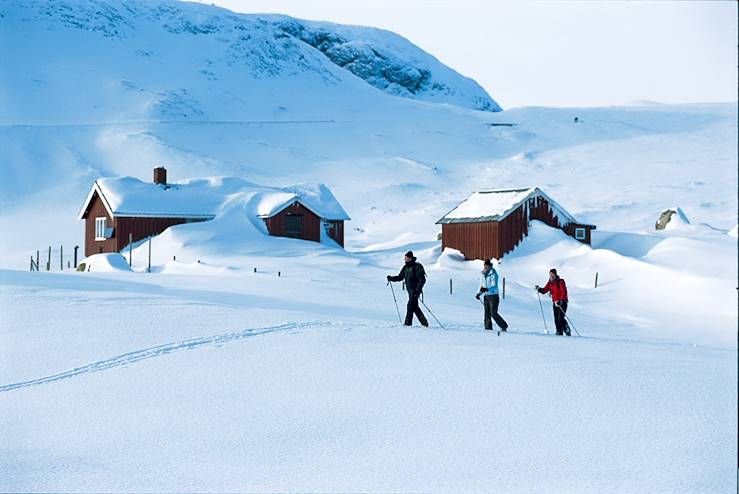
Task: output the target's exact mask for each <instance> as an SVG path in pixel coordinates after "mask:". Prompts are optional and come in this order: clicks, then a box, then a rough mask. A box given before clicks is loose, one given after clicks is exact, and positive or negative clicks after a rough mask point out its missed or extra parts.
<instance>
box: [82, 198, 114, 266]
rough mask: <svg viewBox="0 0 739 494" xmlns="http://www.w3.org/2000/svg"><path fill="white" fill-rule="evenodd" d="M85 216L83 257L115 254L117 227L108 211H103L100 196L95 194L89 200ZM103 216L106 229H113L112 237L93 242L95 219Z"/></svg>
mask: <svg viewBox="0 0 739 494" xmlns="http://www.w3.org/2000/svg"><path fill="white" fill-rule="evenodd" d="M86 214H87V216H85V257H87V256H91V255H93V254H100V253H103V252H117V251H118V248H117V245H118V244H117V238H116V234H117V230H118V228H117V225H116V220H115V219H114V218H111V217H110V215H109V214H108V210H107V209H105V205H104V204H103V201H102V200H101V199H100V196H99V195H98V193H97V192H95V193H94V194H93V196H92V199H91V200H90V204H89V206H88V208H87V212H86ZM103 216H105V218H106V219H105V223H106V225H107V226H108V227H111V226H112V227H113V228H114V230H113V237H112V238H107V239H105V240H101V241H97V240H95V218H99V217H103Z"/></svg>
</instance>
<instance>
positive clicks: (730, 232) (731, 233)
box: [726, 225, 739, 238]
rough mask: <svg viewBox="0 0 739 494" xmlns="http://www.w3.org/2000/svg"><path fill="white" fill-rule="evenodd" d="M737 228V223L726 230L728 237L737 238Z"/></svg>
mask: <svg viewBox="0 0 739 494" xmlns="http://www.w3.org/2000/svg"><path fill="white" fill-rule="evenodd" d="M737 228H739V225H734V228H732V229H731V230H729V231H728V232H726V234H727V235H728V236H730V237H734V238H737V236H739V234H738V233H737Z"/></svg>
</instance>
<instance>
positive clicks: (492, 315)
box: [475, 259, 508, 331]
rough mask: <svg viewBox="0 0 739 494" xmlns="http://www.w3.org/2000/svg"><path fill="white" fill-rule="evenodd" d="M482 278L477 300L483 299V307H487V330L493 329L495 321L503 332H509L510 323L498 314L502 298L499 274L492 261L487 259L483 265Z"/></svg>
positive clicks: (476, 296)
mask: <svg viewBox="0 0 739 494" xmlns="http://www.w3.org/2000/svg"><path fill="white" fill-rule="evenodd" d="M483 268H484V269H483V270H482V277H481V278H480V291H478V292H477V295H475V298H476V299H477V300H480V295H484V297H483V299H482V300H483V305H484V306H485V329H490V330H492V329H493V320H494V321H495V324H497V325H498V327H499V328H500V330H501V331H507V330H508V323H507V322H505V319H503V318H502V317H500V314H498V305H499V304H500V296H499V295H498V272H497V271H495V268H493V263H492V262H491V261H490V259H485V262H484V263H483Z"/></svg>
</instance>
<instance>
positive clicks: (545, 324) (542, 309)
mask: <svg viewBox="0 0 739 494" xmlns="http://www.w3.org/2000/svg"><path fill="white" fill-rule="evenodd" d="M536 297H537V298H538V299H539V309H541V320H542V321H544V332H545V333H546V334H549V330H548V329H547V318H546V317H544V306H543V305H542V304H541V295H539V290H537V291H536Z"/></svg>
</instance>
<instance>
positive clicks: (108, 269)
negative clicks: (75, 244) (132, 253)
mask: <svg viewBox="0 0 739 494" xmlns="http://www.w3.org/2000/svg"><path fill="white" fill-rule="evenodd" d="M82 263H84V265H85V271H90V272H93V273H117V272H120V271H131V268H130V267H129V265H128V260H127V259H126V258H125V257H123V256H122V255H121V254H119V253H117V252H113V253H108V254H95V255H92V256H90V257H87V258H85V259H84V260H83V261H82Z"/></svg>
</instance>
